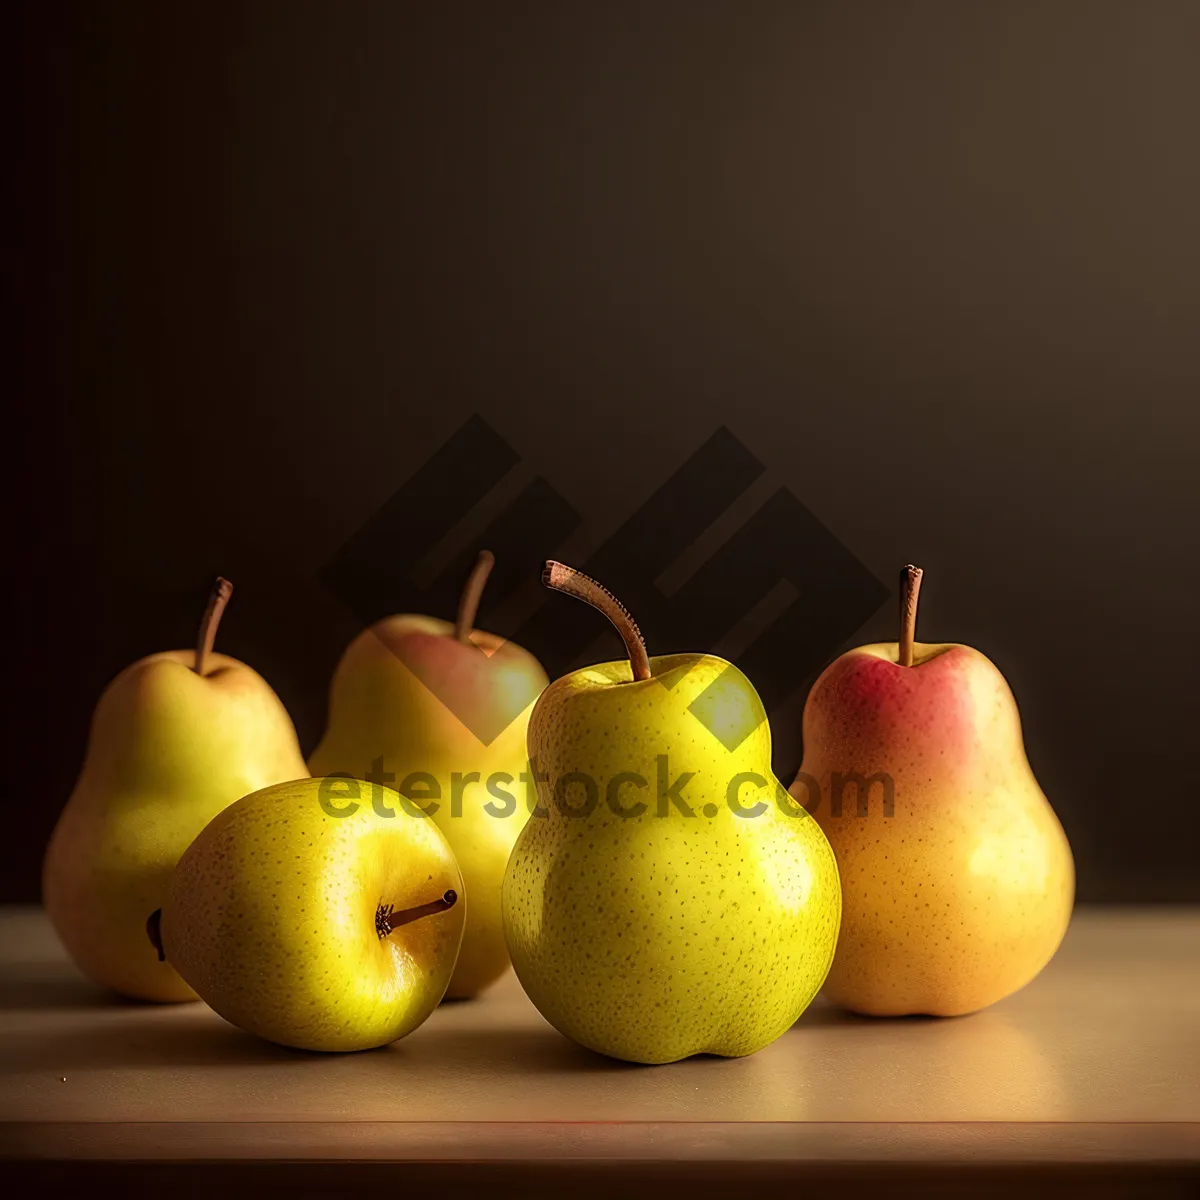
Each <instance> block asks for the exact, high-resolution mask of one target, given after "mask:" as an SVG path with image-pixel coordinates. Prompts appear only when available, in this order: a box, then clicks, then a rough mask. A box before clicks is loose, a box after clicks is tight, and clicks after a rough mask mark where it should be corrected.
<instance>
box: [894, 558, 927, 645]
mask: <svg viewBox="0 0 1200 1200" xmlns="http://www.w3.org/2000/svg"><path fill="white" fill-rule="evenodd" d="M924 574H925V572H924V571H922V570H921V568H920V567H914V566H913V565H912V563H909V564H908V565H907V566H906V567H904V568H903V569H902V570H901V572H900V652H899V655H898V657H897V661H898V662H899V663H900V665H901V666H902V667H911V666H912V664H913V643H914V642H915V641H916V638H917V597H918V596H919V595H920V594H921V577H922V576H923V575H924Z"/></svg>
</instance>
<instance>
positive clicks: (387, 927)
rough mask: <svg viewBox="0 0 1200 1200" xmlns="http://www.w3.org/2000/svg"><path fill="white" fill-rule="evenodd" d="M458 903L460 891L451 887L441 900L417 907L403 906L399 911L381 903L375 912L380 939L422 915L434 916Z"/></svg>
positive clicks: (376, 928)
mask: <svg viewBox="0 0 1200 1200" xmlns="http://www.w3.org/2000/svg"><path fill="white" fill-rule="evenodd" d="M457 903H458V893H457V892H456V891H454V890H453V889H451V890H450V891H448V892H446V893H445V895H443V896H442V898H441V899H440V900H430V901H429V903H428V904H418V905H417V906H416V907H415V908H402V909H401V910H400V911H399V912H396V911H395V910H394V909H393V908H392V906H391V905H390V904H385V905H380V907H379V910H378V911H377V912H376V913H375V930H376V932H377V933H378V934H379V937H380V939H383V938H385V937H387V936H388V934H390V933H391V932H392V931H393V930H394V929H399V928H400V926H401V925H410V924H411V923H412V922H413V921H419V920H420V919H421V918H422V917H432V916H433V915H434V914H435V913H440V912H445V911H446V910H447V909H450V908H453V907H454V906H455V905H456V904H457Z"/></svg>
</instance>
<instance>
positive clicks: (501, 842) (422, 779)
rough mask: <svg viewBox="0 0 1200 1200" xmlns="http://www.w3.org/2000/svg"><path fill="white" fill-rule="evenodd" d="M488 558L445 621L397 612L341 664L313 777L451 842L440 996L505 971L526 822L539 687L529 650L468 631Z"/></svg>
mask: <svg viewBox="0 0 1200 1200" xmlns="http://www.w3.org/2000/svg"><path fill="white" fill-rule="evenodd" d="M492 564H493V558H492V555H491V554H490V553H488V552H487V551H486V550H485V551H483V552H482V553H481V554H480V555H479V559H478V561H477V562H476V564H475V568H474V570H473V571H472V572H471V574H470V577H469V578H468V579H467V582H466V585H465V586H464V588H463V592H462V597H461V599H460V601H459V606H458V613H457V617H456V619H455V620H454V621H453V622H450V621H443V620H439V619H438V618H436V617H425V616H417V615H413V614H404V615H400V616H393V617H386V618H384V619H383V620H382V621H378V622H376V623H375V624H374V625H372V626H371V627H370V628H369V629H367V630H365V631H364V632H363V633H362V634H360V635H359V636H358V637H357V638H356V639H355V640H354V641H353V642H351V644H350V646H349V647H348V648H347V650H346V653H345V654H344V655H343V656H342V660H341V662H340V663H339V664H338V667H337V670H336V671H335V673H334V677H333V684H332V687H331V690H330V698H329V727H328V729H327V730H326V732H325V736H324V738H322V740H321V744H320V745H319V746H318V747H317V748H316V750H315V751H314V752H313V754H312V756H311V758H310V759H309V766H310V768H311V770H312V772H313V774H314V775H350V776H352V777H354V778H356V779H363V780H374V781H375V782H376V783H377V784H379V785H383V784H386V785H387V786H389V787H393V788H397V789H399V790H400V791H402V792H403V793H404V794H405V795H406V796H407V797H409V798H410V801H411V805H412V806H413V807H416V808H419V809H420V810H424V811H425V812H427V813H428V814H429V816H430V818H431V819H432V820H433V821H434V822H435V823H436V824H437V825H438V827H439V828H440V829H441V830H442V832H443V833H444V834H445V836H446V840H447V841H448V842H449V843H450V847H451V849H452V850H453V851H454V855H455V857H456V858H457V860H458V864H459V867H460V868H461V870H462V876H463V896H462V902H463V906H464V908H465V914H466V915H465V929H464V933H463V941H462V949H461V951H460V953H459V956H458V964H457V966H456V967H455V970H454V976H453V978H452V979H451V981H450V986H449V989H448V991H447V992H446V995H447V996H448V997H450V998H457V999H464V998H467V997H470V996H474V995H476V994H477V993H478V992H479V991H481V990H482V989H483V988H485V987H487V986H488V984H490V983H492V982H493V981H494V980H496V979H498V978H499V977H500V976H501V975H502V974H503V973H504V972H505V971H506V970H507V968H508V965H509V959H508V950H507V948H506V947H505V944H504V930H503V925H502V921H501V914H500V883H501V880H502V879H503V877H504V867H505V864H506V863H507V862H508V855H509V851H510V850H511V849H512V846H513V843H514V842H515V841H516V839H517V835H518V834H519V833H520V832H521V828H522V826H523V825H524V823H525V821H526V820H527V819H528V817H529V806H528V804H527V801H526V791H527V785H526V782H525V781H522V779H521V776H522V775H524V774H525V773H526V769H527V758H526V749H525V731H526V727H527V726H528V724H529V714H530V712H531V711H532V709H533V705H534V702H535V701H536V700H537V698H538V696H540V695H541V693H542V690H543V689H544V688H545V687H546V685H547V683H548V682H549V680H548V679H547V677H546V673H545V671H544V670H543V669H542V666H541V664H540V663H539V662H538V661H537V659H536V658H534V657H533V655H532V654H530V653H529V652H528V651H527V650H523V649H522V648H521V647H520V646H518V645H516V643H514V642H508V641H505V640H504V639H503V638H501V637H498V636H497V635H496V634H492V633H486V632H484V631H483V630H479V629H475V628H474V622H475V614H476V611H477V609H478V607H479V601H480V598H481V596H482V594H483V589H484V586H485V584H486V582H487V577H488V574H489V572H490V571H491V568H492Z"/></svg>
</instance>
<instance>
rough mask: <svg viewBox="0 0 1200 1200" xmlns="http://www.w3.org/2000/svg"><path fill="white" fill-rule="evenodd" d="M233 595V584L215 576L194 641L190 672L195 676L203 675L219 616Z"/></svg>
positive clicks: (219, 619)
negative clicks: (193, 657)
mask: <svg viewBox="0 0 1200 1200" xmlns="http://www.w3.org/2000/svg"><path fill="white" fill-rule="evenodd" d="M232 595H233V584H232V583H230V582H229V580H228V579H222V578H221V576H219V575H218V576H217V582H216V583H215V584H213V590H212V592H211V594H210V595H209V597H208V607H207V608H206V609H205V610H204V619H203V620H202V621H201V622H200V636H199V637H198V638H197V639H196V662H195V665H194V666H193V667H192V670H193V671H195V672H196V674H197V675H203V674H204V668H205V665H206V663H207V659H208V656H209V654H210V652H211V651H212V648H213V639H214V638H215V637H216V636H217V626H218V625H220V623H221V614H222V613H223V612H224V611H225V605H227V604H228V603H229V597H230V596H232Z"/></svg>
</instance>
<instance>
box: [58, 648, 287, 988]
mask: <svg viewBox="0 0 1200 1200" xmlns="http://www.w3.org/2000/svg"><path fill="white" fill-rule="evenodd" d="M195 659H196V655H195V652H194V651H192V650H169V651H165V652H164V653H162V654H152V655H150V656H149V657H148V658H143V659H141V660H140V661H139V662H136V663H133V664H132V665H131V666H129V667H127V668H126V669H125V670H124V671H122V672H121V674H120V675H118V676H117V677H116V678H115V679H114V680H113V681H112V683H110V684H109V685H108V687H107V688H106V689H105V691H104V694H103V695H102V696H101V697H100V702H99V703H98V704H97V706H96V713H95V716H94V717H93V718H92V728H91V734H90V736H89V738H88V750H87V757H86V759H85V760H84V765H83V770H82V772H81V773H80V776H79V781H78V783H76V785H75V790H74V792H73V793H72V795H71V798H70V800H69V801H68V802H67V806H66V808H64V809H63V813H62V816H61V817H59V820H58V824H57V825H56V826H55V829H54V834H53V836H52V837H51V839H50V845H49V848H48V849H47V851H46V860H45V864H44V866H43V871H42V891H43V895H44V897H45V902H46V911H47V913H48V914H49V916H50V920H51V921H52V922H53V923H54V928H55V930H56V931H57V933H58V936H59V937H60V938H61V939H62V942H63V944H64V945H65V946H66V948H67V950H68V952H69V953H70V955H71V957H72V958H73V959H74V960H75V962H76V963H77V964H78V966H79V968H80V970H82V971H83V972H84V974H85V975H87V976H89V977H90V978H91V979H94V980H95V981H96V982H97V983H102V984H104V985H105V986H107V987H110V988H112V989H114V990H115V991H118V992H121V993H122V994H124V995H126V996H133V997H136V998H137V999H139V1000H158V1001H181V1000H195V999H196V993H195V992H194V991H192V989H191V988H190V987H188V985H187V984H186V983H184V981H183V980H182V979H180V978H179V975H178V974H177V973H176V972H175V970H174V969H173V968H172V967H171V965H170V964H169V963H162V962H159V961H158V955H157V954H155V952H154V947H153V946H151V945H150V943H149V942H148V941H147V940H146V917H147V916H149V914H150V913H152V912H153V911H154V910H155V909H156V908H159V907H161V905H162V902H163V897H164V896H165V894H166V889H167V880H168V878H169V877H170V874H171V871H172V869H173V868H174V866H175V864H176V863H177V862H178V861H179V856H180V855H181V854H182V853H183V852H184V850H186V849H187V847H188V846H189V845H190V843H191V841H192V839H193V838H194V837H195V836H196V835H197V834H198V833H199V832H200V831H201V830H202V829H203V828H204V827H205V825H207V824H208V822H209V821H210V820H212V818H213V817H214V816H216V814H217V813H219V812H220V811H221V810H222V809H223V808H225V807H226V805H229V804H232V803H233V802H234V801H235V800H237V799H239V798H240V797H242V796H244V795H246V793H247V792H253V791H256V790H257V789H258V788H262V787H266V786H267V785H268V784H272V783H280V782H283V781H284V780H288V779H300V778H303V777H304V776H306V775H307V774H308V768H307V767H305V765H304V757H303V755H301V753H300V746H299V743H298V742H297V741H296V731H295V729H294V728H293V727H292V721H291V718H290V717H289V716H288V714H287V711H286V710H285V709H284V707H283V705H282V704H281V703H280V701H279V698H278V697H277V696H276V695H275V693H274V692H273V691H272V690H271V688H270V686H269V685H268V684H267V682H266V680H264V679H263V678H262V676H261V675H259V674H257V673H256V672H255V671H253V670H251V669H250V668H249V667H248V666H246V664H245V663H242V662H238V660H237V659H236V658H230V657H228V656H227V655H224V654H210V655H209V656H208V660H207V669H206V671H205V673H204V675H203V676H200V675H197V674H196V672H195V671H193V670H192V664H193V663H194V662H195Z"/></svg>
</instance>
